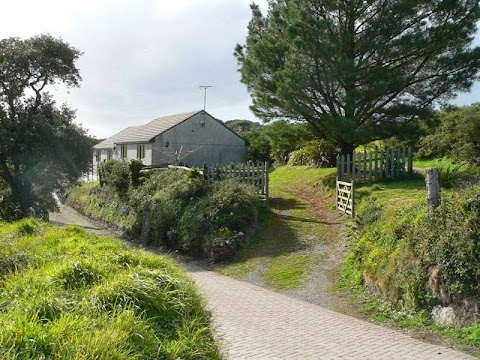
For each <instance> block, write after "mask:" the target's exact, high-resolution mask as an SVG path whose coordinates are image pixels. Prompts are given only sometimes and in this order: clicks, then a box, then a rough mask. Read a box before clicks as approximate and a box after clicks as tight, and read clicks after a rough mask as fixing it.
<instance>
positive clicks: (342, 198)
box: [336, 178, 355, 217]
mask: <svg viewBox="0 0 480 360" xmlns="http://www.w3.org/2000/svg"><path fill="white" fill-rule="evenodd" d="M353 183H354V181H353V180H352V182H351V183H349V182H345V181H340V180H338V178H337V196H336V202H337V210H340V211H342V212H344V213H345V214H348V215H350V216H351V217H353V216H354V214H355V211H354V203H353V200H354V196H353V194H354V188H353Z"/></svg>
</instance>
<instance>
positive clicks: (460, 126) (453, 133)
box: [417, 103, 480, 166]
mask: <svg viewBox="0 0 480 360" xmlns="http://www.w3.org/2000/svg"><path fill="white" fill-rule="evenodd" d="M437 123H438V126H437V128H436V129H435V131H434V132H433V133H432V134H430V135H427V136H426V137H425V138H423V139H422V141H421V143H420V148H419V150H418V154H417V155H418V157H420V158H431V157H443V156H448V157H449V158H450V159H452V160H453V161H454V162H456V163H458V164H463V163H467V164H469V165H472V166H477V165H478V164H479V163H480V145H479V143H478V138H479V137H480V103H476V104H473V105H470V106H465V107H460V108H456V107H452V108H448V109H444V110H443V111H440V112H439V113H438V114H437Z"/></svg>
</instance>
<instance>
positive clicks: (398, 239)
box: [340, 161, 480, 355]
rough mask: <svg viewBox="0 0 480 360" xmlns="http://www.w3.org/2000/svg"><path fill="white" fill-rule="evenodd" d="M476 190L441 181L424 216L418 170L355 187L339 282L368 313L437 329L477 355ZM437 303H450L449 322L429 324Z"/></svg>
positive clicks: (478, 223)
mask: <svg viewBox="0 0 480 360" xmlns="http://www.w3.org/2000/svg"><path fill="white" fill-rule="evenodd" d="M440 162H441V161H440ZM424 165H425V166H430V165H432V164H424ZM479 190H480V189H479V188H478V186H477V187H468V186H462V187H461V188H460V189H457V188H455V187H452V188H450V189H446V188H445V187H443V189H442V204H441V206H440V207H439V208H438V209H437V210H436V211H435V212H434V213H433V214H432V215H428V211H427V207H426V191H425V180H424V178H423V176H421V175H418V176H416V177H414V178H412V179H409V180H403V181H398V182H397V181H395V182H386V183H381V184H375V185H370V186H364V187H360V188H359V189H358V190H357V193H356V199H357V218H356V223H357V227H358V228H357V230H356V231H354V232H352V244H351V252H350V253H349V255H348V256H347V257H346V259H345V262H344V268H343V274H342V281H341V283H340V286H341V287H343V288H344V289H349V290H351V292H352V293H353V294H354V295H355V296H356V297H357V299H358V300H360V302H362V303H363V311H364V312H365V313H367V314H369V315H370V316H371V317H373V318H374V319H376V320H379V321H385V322H389V323H392V324H395V325H397V326H401V327H405V328H410V329H416V330H421V331H426V332H428V333H430V334H437V335H443V336H444V337H443V338H442V340H441V341H445V340H444V339H445V337H447V338H450V339H453V342H452V343H450V345H456V346H457V347H460V349H462V347H463V346H466V347H467V350H470V351H471V352H472V353H475V354H477V355H478V354H479V353H480V352H479V350H478V345H479V344H480V332H479V330H478V325H477V324H476V321H475V314H474V313H475V311H474V309H475V308H476V306H477V305H476V304H478V300H477V299H478V298H479V295H480V294H479V292H478V278H479V275H480V266H479V265H478V256H480V246H479V244H480V243H479V242H478V229H479V228H480V212H479V211H478V209H480V205H479V201H480V200H479V199H478V195H477V194H478V192H479ZM365 290H366V292H364V291H365ZM436 305H441V306H451V307H453V309H454V311H455V313H456V314H457V319H456V321H455V323H454V324H452V325H438V324H435V323H434V322H433V320H432V318H431V316H430V311H431V310H432V308H433V307H434V306H436ZM437 335H431V336H437Z"/></svg>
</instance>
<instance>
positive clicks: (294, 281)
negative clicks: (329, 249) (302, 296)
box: [218, 166, 335, 289]
mask: <svg viewBox="0 0 480 360" xmlns="http://www.w3.org/2000/svg"><path fill="white" fill-rule="evenodd" d="M334 172H335V169H331V168H329V169H317V168H312V167H306V166H295V167H279V168H276V169H274V170H273V171H272V172H271V173H270V200H269V204H270V208H269V209H266V210H264V211H263V212H262V213H261V214H260V219H259V221H260V229H259V231H258V232H257V234H256V235H255V236H254V238H253V239H252V240H251V242H250V243H249V244H248V246H247V247H246V248H245V249H244V250H243V251H242V252H241V253H240V254H239V256H238V260H237V261H236V262H235V263H233V264H227V265H223V266H221V267H219V268H218V271H219V272H220V273H221V274H224V275H227V276H232V277H235V278H237V279H242V280H244V279H246V278H247V277H248V276H249V275H250V274H254V275H255V276H258V277H259V280H260V281H261V282H263V283H264V284H265V285H266V286H268V287H271V288H275V289H295V288H298V287H300V286H301V285H302V284H304V283H305V281H306V278H307V276H308V275H309V273H310V270H311V268H312V267H313V266H314V265H315V264H316V262H317V261H319V260H318V256H315V254H309V253H306V252H305V250H306V249H312V248H314V247H315V246H316V245H317V244H318V242H319V241H325V242H328V241H329V240H330V236H331V237H333V238H334V237H335V234H331V235H330V234H326V231H325V226H324V224H323V223H322V222H320V221H318V219H317V217H316V216H315V214H313V212H312V210H311V208H310V206H309V204H308V203H307V202H306V201H305V198H306V197H309V195H311V194H312V193H313V192H315V188H316V186H318V185H319V183H320V182H321V181H322V179H324V178H325V177H326V176H328V175H331V174H332V173H334ZM316 196H318V195H316ZM310 200H311V199H310ZM319 201H320V200H319ZM332 203H333V201H332ZM319 237H321V239H320V240H319Z"/></svg>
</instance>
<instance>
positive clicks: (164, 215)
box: [67, 169, 258, 256]
mask: <svg viewBox="0 0 480 360" xmlns="http://www.w3.org/2000/svg"><path fill="white" fill-rule="evenodd" d="M117 190H118V188H117V187H116V186H115V184H112V183H109V182H108V181H105V182H103V186H100V185H99V184H95V185H91V184H83V185H81V186H77V187H75V188H72V189H71V190H70V191H69V193H68V194H67V203H68V204H69V205H71V206H73V207H74V208H76V209H79V210H80V211H82V212H84V213H85V214H86V215H88V216H93V217H96V218H98V219H100V220H102V221H105V222H107V223H110V224H113V225H115V226H118V227H120V228H122V229H123V230H124V231H126V232H127V233H129V234H130V235H132V236H134V237H141V238H142V239H143V240H144V241H145V242H146V243H147V244H149V245H155V246H163V247H166V248H168V249H172V250H179V251H181V252H183V253H186V254H190V255H194V256H203V255H205V254H208V252H209V249H210V245H211V241H212V240H213V239H214V238H216V237H223V238H228V237H229V236H233V235H234V234H236V233H238V232H240V231H245V229H246V228H247V227H248V226H249V224H251V223H253V222H254V221H255V219H256V217H257V205H258V196H257V194H256V191H255V189H254V188H253V186H250V185H247V184H241V183H239V182H237V181H235V180H226V181H221V182H217V183H214V184H206V183H205V182H204V181H203V179H202V178H201V175H200V174H199V173H198V172H195V171H192V172H185V171H183V170H173V169H172V170H165V171H159V172H155V173H151V174H149V175H147V176H145V177H144V178H143V179H142V183H141V184H140V185H139V186H136V187H134V186H129V187H128V189H127V191H126V192H125V191H124V192H123V193H122V194H119V193H118V191H117Z"/></svg>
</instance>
